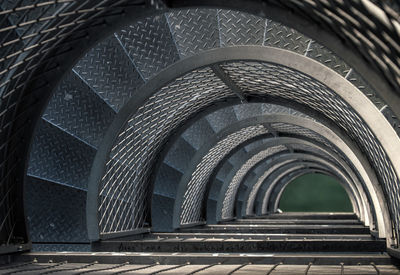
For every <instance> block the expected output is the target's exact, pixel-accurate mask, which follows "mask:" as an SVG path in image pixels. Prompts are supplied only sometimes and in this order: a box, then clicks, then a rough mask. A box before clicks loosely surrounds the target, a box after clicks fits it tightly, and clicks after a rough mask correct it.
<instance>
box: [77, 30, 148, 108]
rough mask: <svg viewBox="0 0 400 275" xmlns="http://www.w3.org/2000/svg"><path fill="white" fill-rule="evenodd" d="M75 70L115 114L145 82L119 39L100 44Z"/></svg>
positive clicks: (110, 39) (113, 38)
mask: <svg viewBox="0 0 400 275" xmlns="http://www.w3.org/2000/svg"><path fill="white" fill-rule="evenodd" d="M73 70H74V71H75V72H76V73H77V74H78V75H79V76H80V77H81V78H82V79H83V80H84V81H85V82H86V83H87V85H89V86H90V87H91V88H92V89H93V91H94V92H96V93H97V94H98V96H100V97H101V98H102V99H103V100H104V101H105V102H107V104H108V105H110V106H111V108H113V109H114V110H115V111H118V110H119V109H121V107H122V106H123V105H124V104H125V103H126V102H127V101H128V99H129V98H131V97H132V96H134V95H136V93H135V91H136V89H137V88H139V87H140V86H141V85H142V84H143V83H144V81H143V79H142V78H141V76H140V75H139V73H138V72H137V70H136V69H135V66H134V64H133V63H132V61H131V60H130V58H129V56H128V55H127V53H126V52H125V50H124V49H123V47H122V45H121V44H120V43H119V41H118V39H117V38H116V37H115V36H110V37H109V38H107V39H106V40H104V41H102V42H100V43H99V44H97V45H96V46H95V47H94V48H93V49H91V50H90V51H89V52H88V53H87V54H86V55H85V56H84V57H82V58H81V59H80V60H79V62H78V63H77V64H76V65H75V67H74V69H73Z"/></svg>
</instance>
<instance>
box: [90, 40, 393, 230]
mask: <svg viewBox="0 0 400 275" xmlns="http://www.w3.org/2000/svg"><path fill="white" fill-rule="evenodd" d="M242 51H243V52H242ZM211 53H212V54H211ZM236 55H239V56H241V57H240V58H241V59H242V58H243V59H246V60H251V59H253V60H260V59H263V60H268V61H269V62H276V63H279V64H283V65H285V66H287V67H285V70H287V68H288V67H292V68H293V69H297V70H301V71H303V72H305V73H307V74H310V75H311V76H312V77H313V78H314V79H316V80H317V81H318V80H321V81H325V82H326V83H325V84H328V87H329V88H328V89H330V90H333V91H336V92H337V93H338V94H339V95H340V97H342V98H343V99H345V100H346V101H348V102H350V105H352V109H354V110H355V111H356V112H357V113H359V114H360V115H362V119H363V120H364V121H365V122H366V124H363V123H361V118H360V117H358V116H357V115H356V114H355V113H353V115H352V116H353V119H354V120H353V122H352V123H351V125H350V120H349V118H350V117H343V116H342V113H341V114H339V113H338V116H336V115H332V112H333V113H337V112H338V111H337V110H334V109H329V108H328V107H327V106H326V104H328V102H329V101H318V104H317V103H316V102H313V101H308V100H306V101H304V99H299V98H297V97H296V96H295V90H292V89H291V88H290V92H289V91H286V93H282V89H280V92H279V94H280V96H281V97H283V98H292V99H293V100H295V101H298V102H302V103H304V104H306V105H307V104H311V105H310V107H314V108H317V109H318V111H319V112H322V113H325V115H327V116H328V117H330V119H332V121H336V122H337V123H340V124H341V125H342V127H349V128H348V132H349V133H352V132H353V130H351V129H354V127H355V125H357V128H358V130H357V131H355V132H353V133H354V134H353V136H352V137H353V138H354V139H357V140H358V141H357V142H359V144H360V146H361V147H362V148H364V149H367V148H371V146H373V147H374V148H375V147H376V146H377V147H376V150H377V151H378V152H380V154H385V153H384V151H383V148H386V149H387V150H386V153H387V154H388V157H389V159H392V162H390V163H391V164H389V163H386V164H385V163H384V162H379V161H378V160H377V158H376V157H375V156H374V157H373V156H372V155H369V156H370V160H371V162H372V163H373V164H374V166H375V168H376V169H377V170H378V171H380V173H379V174H382V171H383V170H387V171H395V170H396V169H397V168H396V169H395V167H397V165H396V159H397V158H398V156H395V154H393V151H390V150H393V148H397V147H400V146H399V144H397V142H395V144H393V141H398V138H397V136H396V134H395V132H394V131H393V129H392V128H391V126H390V125H389V124H388V123H387V121H386V120H385V118H384V117H383V116H382V115H381V114H380V113H379V111H378V110H377V109H376V108H375V107H374V106H373V105H372V104H371V103H370V102H369V101H368V100H367V99H365V98H364V95H362V94H361V93H360V92H359V91H358V90H357V89H355V88H354V87H353V86H352V85H350V84H348V83H347V82H346V81H345V80H344V79H342V78H341V77H340V76H338V75H336V74H335V73H334V72H333V71H330V70H329V69H326V68H324V67H322V66H321V65H319V64H318V63H315V62H312V61H310V60H308V59H307V58H304V57H301V56H298V55H295V54H291V53H288V52H286V51H281V50H278V49H272V48H266V47H264V48H261V47H260V48H257V47H251V51H250V48H247V47H241V48H240V50H237V49H233V48H226V49H221V50H212V51H210V54H209V55H206V56H204V58H201V60H199V63H203V64H207V62H216V60H218V59H220V58H221V57H223V59H224V60H232V59H234V58H235V57H234V56H236ZM209 58H212V60H208V59H209ZM188 60H190V58H188V59H185V60H182V61H181V62H179V63H177V65H178V64H179V66H177V67H179V68H177V69H178V72H179V69H182V68H187V66H188V65H189V64H188V62H189V61H188ZM208 64H209V63H208ZM298 64H302V65H301V66H298ZM197 65H199V64H197ZM253 65H255V66H256V67H257V66H261V67H258V68H259V69H260V70H257V71H255V72H259V73H261V74H262V75H261V76H260V77H258V78H259V79H262V77H266V76H267V74H264V73H266V72H265V71H263V69H262V68H273V70H279V69H278V68H280V67H279V66H278V67H277V66H276V65H268V66H267V65H262V64H260V63H251V62H250V63H249V61H247V63H246V62H244V63H243V62H239V63H232V64H231V63H226V65H223V64H222V67H223V69H224V70H226V71H227V73H228V74H233V75H232V76H231V77H233V80H234V81H238V80H236V76H235V75H234V74H236V73H240V75H241V76H242V77H243V76H245V77H244V79H249V77H250V79H252V78H253V77H255V75H254V72H252V74H251V76H250V75H248V72H246V71H242V69H243V68H247V67H248V66H250V67H251V66H253ZM238 66H239V67H238ZM243 66H244V67H243ZM246 66H247V67H246ZM264 66H267V67H264ZM271 66H272V67H271ZM242 67H243V68H242ZM289 70H291V69H289ZM206 71H207V70H206ZM206 71H205V72H206ZM207 74H208V73H207ZM296 74H297V72H296ZM327 76H329V77H327ZM186 78H187V77H186ZM305 79H306V78H305ZM305 79H303V81H299V82H297V83H296V84H301V85H309V84H307V81H306V80H305ZM287 80H289V78H287V77H286V78H285V79H280V81H287ZM215 81H216V80H213V83H215ZM313 83H314V82H313ZM253 84H254V83H251V82H246V85H245V86H244V88H245V89H246V90H247V91H250V92H254V93H257V91H260V89H261V90H262V89H265V88H267V87H265V88H264V86H260V85H257V87H255V86H254V85H253ZM263 84H264V85H267V83H266V82H264V83H263ZM325 84H324V85H325ZM268 85H269V84H268ZM282 85H285V84H283V83H282ZM290 85H292V84H290ZM321 85H322V84H321V83H319V84H318V87H319V88H318V91H320V92H321V91H325V92H327V93H328V94H329V93H330V92H328V90H326V89H327V87H326V86H325V88H323V86H321ZM339 87H340V89H339ZM271 89H272V90H271ZM164 90H165V89H164ZM167 90H168V89H167ZM272 91H273V88H272V87H269V90H268V92H269V93H271V92H272ZM298 91H302V93H303V92H305V93H306V94H309V93H310V91H309V90H307V88H305V87H304V88H301V89H299V90H298ZM316 92H317V90H315V89H313V92H312V93H313V96H314V94H315V93H316ZM258 94H259V93H258ZM262 94H263V92H261V95H262ZM276 95H278V94H276ZM332 95H333V94H332ZM350 95H351V96H350ZM303 97H304V95H303ZM198 100H199V99H198ZM332 100H333V101H335V102H336V101H337V103H335V104H339V105H343V104H344V105H343V106H346V103H345V102H344V101H342V100H341V99H340V98H339V97H337V98H335V99H332ZM135 103H138V102H135ZM315 104H317V105H319V106H320V107H317V105H315ZM128 105H129V104H128ZM324 105H325V107H323V106H324ZM198 106H201V104H200V105H198ZM361 106H362V108H361ZM186 107H189V105H188V106H186ZM131 108H132V106H130V107H129V109H131ZM327 110H329V113H328V112H327ZM366 110H367V111H366ZM123 111H124V110H123ZM123 111H122V112H123ZM351 112H352V111H351ZM128 113H131V112H128ZM349 114H350V113H349ZM138 116H140V117H141V120H142V121H147V119H145V120H143V119H144V117H143V116H142V114H141V113H139V114H137V115H135V118H132V119H131V120H130V121H132V123H136V122H135V121H136V120H137V119H138V118H136V117H138ZM129 117H130V116H128V118H129ZM128 118H125V119H123V120H120V122H121V121H122V122H123V123H122V125H124V124H125V123H124V121H126V119H128ZM117 121H118V120H117ZM368 121H369V122H368ZM354 123H355V124H354ZM117 125H118V124H117ZM122 125H121V126H122ZM345 125H347V126H345ZM366 125H368V126H369V127H371V130H372V131H369V130H368V129H367V128H366ZM378 125H379V127H378ZM114 127H115V125H114ZM114 127H112V128H114ZM130 128H131V126H129V123H128V124H126V125H125V126H124V127H118V129H124V130H123V132H124V133H125V134H126V136H131V134H130V133H129V131H130V130H129V129H130ZM378 128H379V129H378ZM382 128H386V129H387V131H384V132H387V134H385V135H384V136H382V132H383V131H382ZM361 129H364V130H361ZM360 133H362V136H364V135H367V136H370V135H373V134H372V133H375V134H377V135H378V136H379V138H380V141H381V144H382V145H383V147H381V146H380V145H378V144H377V143H374V145H372V144H370V143H371V141H372V140H374V138H373V137H372V136H371V138H364V137H363V138H361V136H360ZM164 134H166V133H164ZM113 135H119V134H116V133H114V134H112V136H113ZM112 136H111V137H112ZM138 138H139V137H138ZM139 139H140V138H139ZM150 140H152V139H150ZM390 140H391V141H392V143H390ZM116 142H117V144H121V146H123V144H124V143H125V141H124V139H123V138H122V139H120V140H119V141H116ZM131 142H135V141H132V139H130V141H129V142H128V143H131ZM159 142H160V141H159ZM389 144H390V149H389ZM144 145H145V144H143V146H144ZM109 146H110V147H112V145H109ZM120 150H122V149H119V148H118V147H117V148H116V151H115V152H114V153H111V155H112V156H113V158H116V159H118V158H120V155H118V154H119V153H118V152H119V151H120ZM367 150H368V149H367ZM368 151H369V152H372V151H370V150H368ZM388 151H390V152H388ZM105 152H110V151H109V150H107V149H106V150H105ZM108 154H109V153H106V154H105V155H103V156H104V157H105V159H107V158H108V157H107V155H108ZM124 154H125V153H124ZM149 156H151V155H149ZM131 161H132V160H129V162H131ZM100 162H101V163H104V159H101V160H100ZM107 162H108V163H109V161H107ZM385 165H386V166H385ZM387 165H388V166H387ZM392 165H393V166H392ZM114 167H115V165H114V164H112V165H111V166H109V167H108V168H106V169H105V170H103V171H106V172H104V173H105V175H106V177H104V176H103V173H98V176H96V177H95V178H94V179H92V181H91V182H94V184H95V185H97V183H98V178H99V177H100V178H103V179H105V181H104V180H103V184H106V183H107V182H108V178H109V177H110V176H111V175H113V173H114V172H113V171H115V169H116V171H117V172H118V170H119V169H118V168H114ZM382 169H383V170H382ZM392 169H395V170H392ZM122 170H123V169H122ZM132 171H134V170H128V172H129V173H132ZM118 173H120V172H118ZM122 173H125V172H124V171H122ZM143 173H145V171H143ZM387 175H388V176H389V175H391V177H392V178H393V177H394V175H395V174H394V172H393V173H389V174H387ZM128 178H129V177H128ZM381 180H385V181H386V183H387V184H386V186H388V184H390V183H389V182H388V180H389V178H385V179H381ZM389 181H390V182H391V180H389ZM374 186H375V187H376V186H377V184H376V183H375V184H374ZM92 188H93V187H92ZM93 191H94V192H93ZM90 193H91V194H93V193H94V194H96V193H97V194H99V193H98V189H97V188H96V189H92V190H91V192H90ZM92 196H93V195H92ZM92 201H93V199H92ZM96 201H97V200H96ZM100 205H103V204H102V203H101V204H100ZM97 208H98V207H93V206H91V209H92V210H91V211H92V213H93V212H97V210H96V209H97ZM94 210H95V211H94ZM102 211H103V210H102ZM104 211H105V212H104ZM104 211H103V212H102V213H103V214H102V216H104V215H107V213H108V212H107V211H108V210H104ZM393 211H394V210H393ZM96 216H97V214H96V215H94V213H93V214H92V215H89V216H88V218H89V217H91V218H90V219H93V217H96ZM381 224H383V223H381ZM105 226H106V225H105ZM107 226H109V225H107ZM107 226H106V227H105V228H107ZM383 231H384V230H383Z"/></svg>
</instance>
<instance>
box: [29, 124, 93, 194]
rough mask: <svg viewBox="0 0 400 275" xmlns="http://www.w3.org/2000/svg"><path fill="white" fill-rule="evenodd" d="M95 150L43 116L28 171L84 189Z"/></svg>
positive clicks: (37, 175) (31, 173) (34, 174)
mask: <svg viewBox="0 0 400 275" xmlns="http://www.w3.org/2000/svg"><path fill="white" fill-rule="evenodd" d="M95 154H96V150H95V149H94V148H92V147H90V146H89V145H87V144H85V143H83V142H81V141H79V140H77V139H76V138H75V137H73V136H71V135H70V134H68V133H66V132H63V131H62V130H61V129H59V128H57V127H56V126H54V125H52V124H50V123H48V122H46V121H44V120H42V121H41V123H40V124H39V127H38V128H37V131H36V135H35V139H34V141H33V146H32V151H31V156H30V162H29V167H28V174H30V175H33V176H36V177H40V178H43V179H46V180H49V181H53V182H58V183H61V184H65V185H70V186H74V187H78V188H82V189H86V188H87V181H88V177H89V173H90V168H91V165H92V162H93V159H94V156H95Z"/></svg>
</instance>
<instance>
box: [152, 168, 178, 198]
mask: <svg viewBox="0 0 400 275" xmlns="http://www.w3.org/2000/svg"><path fill="white" fill-rule="evenodd" d="M182 175H183V174H182V173H181V172H179V171H178V170H176V169H175V168H173V167H171V166H169V165H167V164H165V163H163V164H161V166H160V169H159V170H157V177H156V180H155V182H154V191H153V192H154V194H158V195H163V196H166V197H169V198H175V197H176V192H177V189H178V185H179V180H180V179H181V177H182Z"/></svg>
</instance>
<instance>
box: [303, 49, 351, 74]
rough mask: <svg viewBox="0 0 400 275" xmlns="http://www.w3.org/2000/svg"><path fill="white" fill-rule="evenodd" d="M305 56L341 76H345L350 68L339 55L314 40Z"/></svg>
mask: <svg viewBox="0 0 400 275" xmlns="http://www.w3.org/2000/svg"><path fill="white" fill-rule="evenodd" d="M307 56H308V57H310V58H312V59H315V60H317V61H318V62H320V63H322V64H323V65H325V66H327V67H329V68H331V69H332V70H334V71H336V72H337V73H338V74H340V75H342V76H343V77H344V76H346V75H347V73H348V72H349V70H350V67H349V66H348V65H347V64H346V63H345V62H344V61H343V60H342V59H341V58H340V57H338V56H337V55H335V54H333V53H332V52H331V51H330V50H328V49H327V48H326V47H324V46H322V45H320V44H318V43H315V42H314V41H313V42H312V43H311V45H310V47H309V49H308V51H307Z"/></svg>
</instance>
